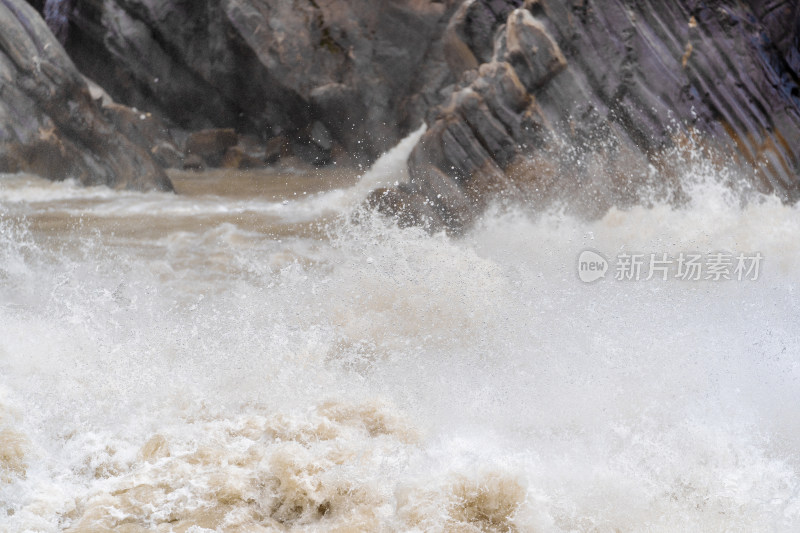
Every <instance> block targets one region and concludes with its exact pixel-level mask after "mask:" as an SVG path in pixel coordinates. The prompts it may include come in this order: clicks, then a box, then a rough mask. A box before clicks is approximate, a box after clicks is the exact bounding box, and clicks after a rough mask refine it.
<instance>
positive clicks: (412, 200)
mask: <svg viewBox="0 0 800 533" xmlns="http://www.w3.org/2000/svg"><path fill="white" fill-rule="evenodd" d="M499 3H501V4H503V3H504V4H505V5H507V6H509V7H515V6H516V5H517V4H518V2H514V1H511V0H505V1H504V2H499ZM490 5H491V6H493V7H494V8H495V9H496V7H497V5H498V2H497V1H490V0H468V1H467V2H465V3H464V4H463V5H462V7H461V8H460V9H459V11H458V13H457V14H456V16H455V17H454V22H453V24H451V26H450V28H449V31H448V37H447V39H448V50H450V51H451V52H450V53H449V54H448V60H449V61H448V64H449V65H450V67H451V69H453V70H454V71H455V72H457V73H458V74H459V75H460V76H461V82H460V83H459V84H457V85H456V86H454V87H453V89H452V91H451V96H450V98H449V99H448V101H447V102H446V103H445V104H444V105H442V106H441V107H439V108H438V111H437V112H436V113H435V114H431V115H429V118H428V122H429V130H428V132H427V133H426V134H425V136H424V137H423V138H422V139H421V141H420V143H419V145H418V146H417V147H416V149H415V150H414V153H413V154H412V156H411V158H410V160H409V167H410V175H411V181H410V183H408V184H403V185H401V186H400V187H398V188H396V189H393V190H380V191H376V192H375V193H374V194H373V196H372V198H371V203H372V204H373V205H377V206H378V207H379V208H381V209H382V210H384V211H386V212H389V213H392V214H395V215H396V216H399V217H400V219H401V220H402V221H404V222H407V223H413V222H423V223H427V224H429V225H430V226H431V227H432V228H434V229H435V228H440V227H447V228H450V229H455V230H458V229H459V228H462V227H463V226H464V225H466V224H468V223H469V221H470V220H471V219H472V217H473V216H474V215H475V214H476V213H477V212H480V209H481V208H482V207H483V206H484V205H485V203H486V201H487V199H488V198H491V197H492V196H493V191H495V192H496V191H504V192H509V191H510V192H511V193H512V194H513V195H515V196H517V197H519V196H520V195H521V194H525V193H526V192H527V193H531V192H532V191H533V195H534V196H539V197H541V196H544V195H548V194H550V195H552V194H558V193H565V195H566V196H570V197H577V196H582V197H584V198H586V199H587V202H586V205H587V209H588V210H589V211H592V210H594V211H596V212H600V211H602V209H604V208H605V207H608V206H609V205H611V204H619V203H624V202H625V201H632V200H634V199H635V198H636V197H637V190H638V189H642V188H644V187H651V186H653V185H654V184H653V183H652V180H653V175H652V172H651V171H650V170H649V169H652V168H653V167H652V166H651V165H656V168H660V167H659V165H662V164H663V163H664V161H663V160H662V159H660V156H661V154H663V153H664V151H665V149H667V148H669V147H670V146H673V145H674V144H675V143H676V141H677V139H680V138H684V136H686V135H689V134H691V133H692V132H698V133H699V135H701V136H703V137H702V138H703V139H704V140H705V141H704V142H708V143H710V144H713V145H714V148H718V149H719V150H720V152H721V153H724V154H728V155H731V156H732V159H733V160H734V161H733V162H734V163H736V164H741V165H746V166H748V167H749V168H751V169H752V170H753V171H754V174H755V176H756V178H755V183H754V184H753V185H754V186H755V187H756V188H758V189H759V190H761V191H764V192H767V193H774V194H777V195H778V196H779V197H781V198H783V199H784V200H786V201H795V200H797V198H798V197H800V178H799V177H798V176H799V173H800V93H798V69H797V66H798V50H800V49H799V48H798V46H799V45H800V43H799V42H798V35H799V34H798V20H800V18H799V15H800V9H799V8H798V6H797V4H796V3H793V2H788V1H781V0H775V1H772V2H768V3H766V4H764V3H759V2H751V3H750V4H743V3H739V2H733V1H725V0H717V1H714V2H694V1H690V0H682V1H680V2H668V3H661V2H655V1H643V2H625V1H622V0H608V1H603V2H600V1H591V0H584V1H575V2H559V1H555V0H541V1H528V2H526V3H525V5H524V6H522V7H518V8H515V10H513V11H511V13H510V14H509V16H508V18H507V20H506V23H505V24H502V25H497V27H496V29H495V32H494V34H493V38H492V43H493V49H492V50H493V53H492V55H491V57H488V54H487V51H486V42H485V39H484V40H478V41H476V39H475V38H474V37H470V35H474V34H475V32H472V33H470V32H469V31H467V30H468V29H469V20H468V17H466V16H465V14H466V13H469V12H472V11H475V10H476V9H477V6H483V7H484V8H486V6H490ZM458 17H461V19H459V18H458ZM454 25H455V28H456V29H453V28H454ZM459 25H460V26H459ZM465 25H466V27H467V28H466V29H464V27H463V26H465ZM453 51H456V52H458V53H455V52H453ZM752 173H753V172H752V171H751V174H752ZM655 185H656V186H658V185H659V184H658V183H655ZM520 188H523V189H526V191H521V190H520Z"/></svg>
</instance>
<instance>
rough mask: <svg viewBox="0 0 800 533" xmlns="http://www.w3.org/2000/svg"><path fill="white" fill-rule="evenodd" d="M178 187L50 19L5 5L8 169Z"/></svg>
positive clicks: (1, 70) (1, 110)
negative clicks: (115, 115)
mask: <svg viewBox="0 0 800 533" xmlns="http://www.w3.org/2000/svg"><path fill="white" fill-rule="evenodd" d="M18 171H26V172H33V173H36V174H39V175H42V176H44V177H47V178H50V179H57V180H60V179H66V178H75V179H77V180H79V181H80V182H82V183H84V184H91V185H97V184H105V185H109V186H111V187H117V188H133V189H162V190H171V188H172V186H171V184H170V182H169V179H168V178H167V176H166V175H165V174H164V172H163V170H162V169H161V168H160V167H159V166H158V165H157V164H156V163H155V161H153V159H152V157H150V154H149V153H148V152H147V151H146V150H144V149H142V148H141V147H140V146H138V145H137V144H135V143H134V142H132V141H131V140H130V139H129V138H128V137H127V136H126V135H125V134H124V133H122V132H120V131H119V129H118V128H117V127H116V126H115V124H114V122H113V121H112V120H111V119H110V118H108V117H107V116H105V115H104V113H103V111H102V109H101V107H100V105H99V103H98V102H96V101H95V100H93V98H92V96H91V94H90V91H89V88H88V86H87V84H86V82H85V80H84V78H83V77H82V76H81V74H80V73H79V72H78V71H77V69H76V68H75V66H74V65H73V63H72V61H71V60H70V59H69V57H68V56H67V54H66V53H65V52H64V49H63V48H62V46H61V44H60V43H59V42H58V40H57V39H56V38H55V36H54V35H53V34H52V33H51V32H50V30H49V29H48V27H47V25H46V24H45V22H44V20H42V18H41V17H40V16H39V14H38V13H37V12H36V11H35V10H34V9H33V8H32V7H31V6H30V5H28V4H27V3H25V2H24V1H22V0H0V172H18Z"/></svg>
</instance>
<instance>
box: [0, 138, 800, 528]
mask: <svg viewBox="0 0 800 533" xmlns="http://www.w3.org/2000/svg"><path fill="white" fill-rule="evenodd" d="M420 133H421V132H417V134H420ZM412 141H413V139H412ZM412 141H409V142H407V143H406V145H403V146H402V147H400V148H399V149H398V150H397V151H395V152H393V153H391V154H389V155H387V156H386V157H385V158H383V159H382V160H381V162H379V164H378V165H377V167H376V169H374V170H373V171H372V173H371V174H370V173H368V174H367V175H366V176H365V177H363V178H362V179H361V180H355V179H350V180H349V181H348V180H344V182H340V181H337V180H338V178H337V179H331V180H328V181H327V182H325V181H323V182H322V185H319V184H317V185H315V187H316V188H317V189H318V190H316V191H315V192H313V193H308V190H307V189H304V190H300V189H299V188H298V186H297V185H296V183H297V181H296V180H298V179H299V180H301V181H302V180H308V183H311V181H312V180H313V177H303V176H301V177H299V178H298V177H297V176H293V175H274V174H264V175H261V174H259V175H258V176H256V177H255V178H254V177H252V175H251V176H250V178H247V179H254V180H262V181H265V182H267V181H268V182H269V183H273V182H274V183H276V184H277V185H275V187H273V188H268V189H269V191H270V193H269V194H263V195H261V196H257V197H253V196H251V195H247V196H246V197H243V195H237V194H235V190H234V191H233V192H232V191H231V188H234V189H235V186H234V185H235V184H236V183H239V185H240V186H243V185H242V184H241V183H240V182H236V181H235V180H234V181H231V182H229V183H227V184H226V183H225V176H222V177H220V176H216V177H208V176H205V177H204V176H203V175H199V176H197V177H196V178H195V179H197V180H204V179H205V180H209V182H210V183H209V184H208V190H209V191H212V192H208V191H206V192H202V193H197V194H183V195H177V196H176V195H172V194H163V193H134V192H115V191H110V190H107V189H102V188H88V189H87V188H81V187H78V186H77V185H75V184H74V183H71V182H64V183H50V182H47V181H45V180H42V179H40V178H37V177H35V176H26V175H13V176H11V175H5V176H0V376H1V378H0V530H2V531H11V532H18V531H64V530H66V531H125V532H139V531H163V532H168V531H175V532H183V531H191V532H194V533H198V532H204V531H248V532H249V531H420V532H422V531H425V532H428V531H460V532H471V531H474V532H478V531H498V532H499V531H521V532H551V531H552V532H567V531H586V532H589V531H592V532H594V531H597V532H605V531H608V532H611V531H619V532H641V531H653V532H657V531H664V532H676V531H743V532H744V531H746V532H755V531H764V532H775V531H780V532H783V531H785V532H792V531H798V530H800V461H799V460H798V456H797V450H798V449H800V416H798V415H800V408H798V404H797V400H798V398H800V395H799V394H798V393H800V338H799V337H800V327H799V326H798V325H797V320H796V317H797V316H800V304H798V297H797V291H798V282H800V244H798V239H797V237H798V235H800V210H799V209H798V208H797V207H795V206H786V205H783V204H781V203H780V202H779V201H778V200H776V199H775V198H772V197H765V196H758V195H750V197H748V198H747V201H746V202H743V201H742V198H741V196H740V195H737V194H734V193H732V192H731V189H730V188H728V187H726V186H724V185H721V184H720V183H719V180H717V179H715V176H714V174H713V172H711V171H709V167H707V166H704V165H697V166H694V167H691V168H687V169H686V176H685V177H684V182H685V186H686V189H687V191H688V198H689V200H688V202H686V203H684V204H681V205H679V206H675V205H671V204H668V203H659V202H653V203H651V204H649V205H647V206H640V207H632V208H628V209H624V210H622V209H612V210H611V211H609V212H608V213H607V214H606V215H605V216H603V217H602V218H600V219H598V220H592V221H586V220H583V219H581V218H580V217H578V216H576V215H573V214H571V213H570V210H569V209H567V208H565V207H564V206H560V205H558V204H554V205H552V206H551V207H550V208H549V209H547V210H546V211H543V212H531V211H530V210H528V209H526V208H525V207H524V206H514V205H503V206H497V207H495V208H493V209H491V210H490V211H489V212H488V213H487V214H486V215H484V216H483V217H482V218H481V219H480V220H479V221H478V223H477V224H476V226H475V227H474V228H472V229H471V230H470V231H469V232H467V234H466V235H464V236H462V237H459V238H451V237H448V236H446V235H445V234H436V235H428V234H427V233H425V232H424V231H422V230H420V229H418V228H406V229H401V228H398V227H397V226H395V225H394V224H393V223H392V222H391V221H387V220H384V219H382V218H381V217H379V216H376V215H370V214H364V213H362V214H361V215H360V216H359V217H357V219H356V220H352V219H351V217H350V216H349V214H350V213H351V212H352V210H353V209H354V208H357V206H358V205H359V204H360V203H361V201H362V200H363V199H364V198H365V197H366V194H367V193H368V192H369V190H371V189H372V188H373V187H375V186H378V185H380V184H391V183H393V181H402V180H403V179H405V177H404V175H403V173H402V167H403V165H402V162H403V161H404V160H405V157H406V155H407V153H408V149H409V147H410V146H412V145H413V142H412ZM229 178H230V176H229ZM183 179H184V181H185V183H184V185H186V186H187V187H189V186H199V185H197V183H194V184H192V183H191V182H190V181H191V179H192V178H191V177H189V178H186V177H184V178H183ZM231 179H232V178H231ZM242 179H244V178H242ZM215 180H216V181H215ZM211 182H213V183H211ZM303 183H305V182H303ZM325 183H327V185H325ZM293 184H294V185H293ZM179 185H180V184H179ZM249 186H250V185H248V187H249ZM215 187H216V188H215ZM178 189H179V190H180V187H178ZM248 190H249V189H248ZM214 191H215V192H214ZM303 192H306V194H303ZM587 249H590V250H594V251H596V252H599V253H600V254H602V255H603V256H605V257H606V258H609V259H612V258H614V257H615V256H617V255H618V254H620V253H625V252H635V253H640V254H643V255H645V256H647V255H649V254H669V255H670V256H678V255H679V254H680V253H682V252H698V253H702V254H708V253H711V252H715V251H726V252H730V253H732V254H735V253H739V252H741V253H747V254H751V253H755V252H758V253H760V254H761V255H762V256H763V258H764V261H763V264H762V265H761V271H760V275H759V276H758V278H757V279H748V280H741V281H739V280H721V281H711V280H705V281H704V280H701V281H683V280H679V279H675V278H671V279H668V280H667V281H663V280H660V279H651V280H645V279H640V280H639V281H635V280H629V281H621V280H617V279H614V272H613V267H612V270H610V271H609V273H608V274H607V276H606V277H605V278H604V279H600V280H598V281H596V282H594V283H583V282H582V281H581V280H580V279H579V277H578V272H577V261H578V256H579V254H580V253H581V252H582V251H584V250H587Z"/></svg>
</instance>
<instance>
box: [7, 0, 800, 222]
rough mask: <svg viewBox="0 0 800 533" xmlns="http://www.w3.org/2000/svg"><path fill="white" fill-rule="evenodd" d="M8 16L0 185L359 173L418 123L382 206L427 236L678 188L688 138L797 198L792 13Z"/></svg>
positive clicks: (21, 12)
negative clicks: (519, 208)
mask: <svg viewBox="0 0 800 533" xmlns="http://www.w3.org/2000/svg"><path fill="white" fill-rule="evenodd" d="M0 2H2V4H0V6H3V11H2V25H3V26H2V29H3V33H2V35H0V51H2V55H0V61H3V63H0V73H2V75H3V76H4V77H5V78H4V80H3V86H2V95H0V113H2V116H1V117H0V118H2V122H0V123H1V124H3V126H2V128H3V129H2V130H0V134H1V135H2V136H3V137H2V138H3V144H2V148H0V165H2V166H0V169H4V170H19V169H25V170H31V171H34V172H38V173H41V174H44V175H48V176H52V177H55V178H62V177H66V176H78V177H80V179H81V180H82V181H84V182H86V183H108V184H111V185H113V186H141V187H149V186H156V187H167V186H168V185H167V182H166V181H165V178H164V177H163V173H162V172H161V171H160V170H159V168H158V166H157V165H156V164H154V162H153V158H154V159H155V160H156V161H158V164H159V165H161V166H165V167H167V166H188V167H191V168H203V167H204V166H215V165H230V166H238V167H247V166H258V165H261V164H266V163H269V162H274V161H275V160H276V159H278V158H280V157H282V156H283V155H285V154H292V155H295V156H297V157H299V158H301V159H303V160H305V161H307V162H310V163H313V164H317V165H324V164H327V163H330V162H337V161H343V162H344V161H349V162H351V163H368V162H370V161H371V160H373V159H374V158H375V157H377V156H378V155H379V154H380V153H381V152H383V151H384V150H386V149H387V148H389V147H391V146H392V145H394V144H395V143H396V142H397V141H399V140H400V139H401V138H402V137H403V136H404V135H405V134H407V133H408V132H409V131H411V130H412V129H414V128H416V127H417V126H418V125H419V123H420V122H421V121H423V120H424V121H425V122H427V124H428V131H427V133H426V134H425V136H424V137H423V139H422V140H421V142H420V143H419V145H418V146H417V147H416V149H415V150H414V152H413V154H412V156H411V158H410V160H409V169H410V175H411V181H410V182H409V183H407V184H402V185H401V186H399V187H397V188H394V189H391V190H382V191H376V192H375V194H373V195H372V197H371V199H370V201H371V203H372V204H373V205H376V206H378V207H379V208H380V209H382V210H383V211H385V212H388V213H392V214H394V215H396V216H398V217H400V219H401V220H402V221H403V222H404V223H420V222H421V223H426V224H428V225H429V226H430V227H431V228H433V229H437V228H442V227H445V228H449V229H453V230H458V229H460V228H463V227H465V226H467V225H468V224H469V223H470V221H471V220H472V219H473V218H474V216H475V215H476V214H477V213H479V212H480V211H481V209H482V208H483V207H484V206H485V205H486V203H487V201H489V199H491V198H493V197H496V196H498V195H502V194H503V193H510V194H511V195H513V197H514V198H526V199H527V200H529V201H533V202H536V201H544V200H546V199H547V198H552V197H560V196H563V197H569V198H570V199H572V200H575V199H578V200H579V201H575V202H574V203H575V204H576V205H578V206H583V208H585V211H586V212H587V213H588V214H590V215H591V214H594V213H601V212H602V211H603V210H604V209H605V208H607V207H608V206H609V205H614V204H617V205H619V204H624V203H626V202H627V203H630V202H635V201H638V200H640V199H641V194H640V193H641V191H645V190H646V191H652V190H653V189H654V188H655V189H659V188H662V189H670V188H672V189H675V188H678V189H679V184H678V185H676V184H675V183H671V182H669V179H670V172H669V170H670V169H669V166H670V161H669V157H665V155H664V154H665V153H667V152H668V151H669V149H670V148H671V147H674V146H676V145H679V144H681V143H685V142H686V141H687V139H701V141H700V143H701V145H702V146H703V147H704V148H709V149H713V150H714V151H715V153H717V154H724V155H726V156H729V157H730V158H731V159H732V161H731V162H730V163H731V164H734V165H741V166H747V167H749V168H751V170H749V171H748V174H749V175H750V176H753V175H754V176H755V178H754V182H753V184H752V185H753V186H754V187H756V188H757V189H759V190H761V191H764V192H771V193H775V194H777V195H779V196H780V197H781V198H783V199H784V200H786V201H795V200H796V199H797V198H798V197H800V179H798V172H799V167H800V89H798V72H799V69H800V40H799V37H798V36H799V35H800V6H799V5H798V3H797V2H796V1H792V0H769V1H766V2H763V1H756V0H747V1H742V0H713V1H705V2H700V1H699V0H676V1H674V2H666V3H664V2H656V0H643V1H637V2H631V1H629V0H602V1H601V0H570V1H566V2H565V1H562V0H441V1H436V0H387V1H385V2H373V1H370V0H290V1H284V0H193V1H188V0H104V1H103V2H97V1H80V0H30V3H31V4H32V5H35V6H36V7H37V8H38V9H39V10H40V11H41V12H42V14H43V15H46V17H47V20H48V23H49V24H50V26H51V28H52V30H53V32H54V33H55V34H56V35H57V36H58V38H56V37H54V36H53V35H50V34H48V33H47V32H46V30H45V27H44V24H43V22H42V21H41V20H40V19H39V18H38V17H36V16H35V15H34V14H33V12H32V11H31V10H30V9H29V8H28V7H27V6H25V5H23V4H22V2H21V0H0ZM6 28H8V31H6ZM59 40H60V41H62V42H64V43H65V47H66V50H67V52H68V53H69V55H70V57H71V58H72V59H73V60H74V62H75V64H76V65H77V66H78V69H79V70H80V71H81V72H83V74H86V75H87V76H88V77H89V78H91V79H94V80H95V81H97V82H98V84H99V85H100V86H102V87H103V88H104V89H105V90H106V91H108V93H110V97H108V98H105V97H103V98H102V102H103V105H102V106H101V105H100V104H99V103H98V102H99V100H97V98H99V97H96V98H94V99H93V98H92V97H91V96H89V93H88V92H87V90H86V85H85V84H84V82H83V80H82V79H81V76H80V75H79V74H78V73H77V71H75V69H74V67H73V66H72V62H71V61H70V59H68V58H67V57H66V55H65V54H64V52H63V50H62V48H61V46H60V45H59ZM96 89H97V90H99V88H96ZM95 92H97V91H95ZM112 100H116V101H118V102H120V104H115V103H113V101H112ZM136 109H140V110H142V111H137V110H136ZM173 132H176V136H177V137H173ZM176 138H179V139H180V142H178V140H176ZM101 139H102V142H101ZM136 170H138V173H137V172H136ZM137 176H138V177H137Z"/></svg>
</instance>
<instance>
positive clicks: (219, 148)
mask: <svg viewBox="0 0 800 533" xmlns="http://www.w3.org/2000/svg"><path fill="white" fill-rule="evenodd" d="M238 142H239V135H238V134H237V133H236V132H235V131H234V130H233V129H231V128H224V129H207V130H200V131H195V132H193V133H190V134H189V137H188V138H187V139H186V148H185V152H186V156H187V158H188V157H189V156H195V157H196V158H199V159H200V160H201V161H202V162H203V164H204V165H205V166H209V167H219V166H222V163H223V159H224V158H225V153H226V152H227V151H228V150H229V149H230V148H232V147H234V146H236V144H237V143H238Z"/></svg>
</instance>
